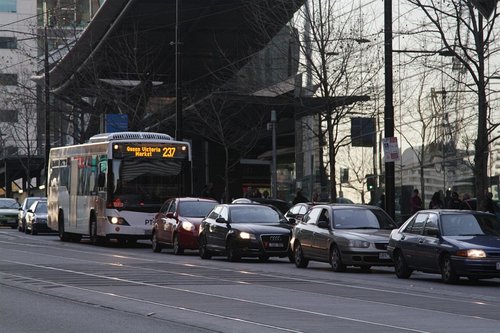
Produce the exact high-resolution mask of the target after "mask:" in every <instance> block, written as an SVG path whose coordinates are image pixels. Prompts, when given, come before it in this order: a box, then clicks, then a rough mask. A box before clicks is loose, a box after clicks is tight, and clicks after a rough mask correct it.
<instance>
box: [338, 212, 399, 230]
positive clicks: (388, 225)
mask: <svg viewBox="0 0 500 333" xmlns="http://www.w3.org/2000/svg"><path fill="white" fill-rule="evenodd" d="M333 223H334V227H335V228H336V229H395V228H396V225H395V224H394V223H393V222H392V221H391V220H390V218H389V217H388V216H385V214H384V213H383V212H382V211H372V210H370V209H336V210H335V211H334V212H333Z"/></svg>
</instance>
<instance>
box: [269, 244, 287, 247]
mask: <svg viewBox="0 0 500 333" xmlns="http://www.w3.org/2000/svg"><path fill="white" fill-rule="evenodd" d="M267 247H283V243H269V244H268V245H267Z"/></svg>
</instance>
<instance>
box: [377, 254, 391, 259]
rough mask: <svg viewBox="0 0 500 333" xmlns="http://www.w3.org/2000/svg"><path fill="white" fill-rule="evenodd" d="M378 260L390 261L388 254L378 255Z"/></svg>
mask: <svg viewBox="0 0 500 333" xmlns="http://www.w3.org/2000/svg"><path fill="white" fill-rule="evenodd" d="M378 258H379V259H391V257H389V253H379V254H378Z"/></svg>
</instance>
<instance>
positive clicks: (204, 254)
mask: <svg viewBox="0 0 500 333" xmlns="http://www.w3.org/2000/svg"><path fill="white" fill-rule="evenodd" d="M199 246H200V247H199V251H200V258H201V259H210V258H212V254H211V253H210V251H208V249H207V240H206V238H205V235H200V238H199Z"/></svg>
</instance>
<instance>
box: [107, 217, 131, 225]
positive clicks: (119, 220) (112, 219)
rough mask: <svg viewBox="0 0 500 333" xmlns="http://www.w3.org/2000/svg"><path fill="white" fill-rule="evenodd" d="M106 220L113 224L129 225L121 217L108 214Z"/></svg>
mask: <svg viewBox="0 0 500 333" xmlns="http://www.w3.org/2000/svg"><path fill="white" fill-rule="evenodd" d="M108 221H109V223H111V224H114V225H129V224H128V223H127V221H126V220H125V219H124V218H123V217H118V216H108Z"/></svg>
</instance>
